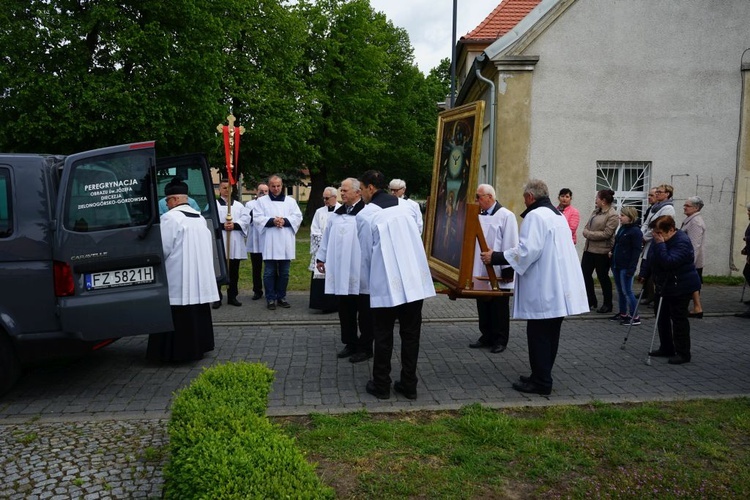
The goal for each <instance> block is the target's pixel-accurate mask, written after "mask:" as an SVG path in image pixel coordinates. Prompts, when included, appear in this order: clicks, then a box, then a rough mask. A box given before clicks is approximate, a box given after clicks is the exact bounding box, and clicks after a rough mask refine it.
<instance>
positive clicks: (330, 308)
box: [307, 186, 341, 313]
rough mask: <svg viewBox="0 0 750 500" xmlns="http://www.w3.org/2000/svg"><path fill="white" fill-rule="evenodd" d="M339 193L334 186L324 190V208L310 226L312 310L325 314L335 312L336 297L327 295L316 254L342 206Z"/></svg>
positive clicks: (320, 209)
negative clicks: (331, 222) (327, 228)
mask: <svg viewBox="0 0 750 500" xmlns="http://www.w3.org/2000/svg"><path fill="white" fill-rule="evenodd" d="M338 198H339V192H338V190H337V189H336V188H335V187H333V186H328V187H327V188H325V189H324V190H323V206H322V207H320V208H319V209H317V210H316V211H315V215H313V220H312V223H311V224H310V265H309V266H307V269H308V270H310V271H312V277H311V278H310V309H318V310H320V311H323V312H324V313H329V312H334V311H335V310H336V309H337V308H338V306H337V305H336V297H335V296H334V295H331V294H326V291H325V284H326V282H325V278H326V276H325V274H323V273H319V272H318V270H317V268H316V267H315V254H317V253H318V248H320V242H321V240H323V232H324V231H325V229H326V226H327V225H328V220H329V219H330V217H331V215H332V214H333V212H334V211H335V210H336V209H337V208H339V207H340V206H341V203H339V201H338Z"/></svg>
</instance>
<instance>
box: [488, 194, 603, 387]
mask: <svg viewBox="0 0 750 500" xmlns="http://www.w3.org/2000/svg"><path fill="white" fill-rule="evenodd" d="M523 201H524V204H525V205H526V210H525V211H524V212H523V213H522V214H521V218H523V219H524V221H523V223H522V224H521V231H520V235H519V238H518V246H516V247H515V248H511V249H510V250H506V251H504V252H493V251H492V250H489V251H487V252H482V262H484V263H485V264H493V265H498V264H499V265H510V266H511V267H512V268H513V270H514V271H515V272H516V277H515V287H514V299H513V317H514V318H518V319H526V320H527V323H526V340H527V342H528V345H529V364H530V365H531V375H530V376H524V375H521V376H520V380H519V381H518V382H516V383H514V384H513V388H514V389H515V390H517V391H519V392H526V393H533V394H542V395H547V394H550V393H551V392H552V367H553V366H554V364H555V358H556V357H557V348H558V345H559V344H560V328H561V327H562V322H563V319H564V318H565V316H568V315H571V314H583V313H587V312H589V304H588V297H587V295H586V286H585V285H584V283H583V273H582V272H581V265H580V263H579V262H578V253H577V252H576V248H575V245H573V239H572V238H571V237H570V227H569V226H568V222H567V221H566V220H565V217H563V215H562V214H561V213H560V212H559V211H558V210H557V209H556V208H555V206H554V205H552V203H551V202H550V199H549V189H548V188H547V185H546V184H545V183H544V182H543V181H540V180H537V179H533V180H530V181H529V182H527V183H526V186H525V187H524V190H523Z"/></svg>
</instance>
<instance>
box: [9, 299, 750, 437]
mask: <svg viewBox="0 0 750 500" xmlns="http://www.w3.org/2000/svg"><path fill="white" fill-rule="evenodd" d="M741 291H742V289H741V287H722V286H709V287H705V290H704V292H703V304H704V306H703V307H704V310H705V318H704V319H702V320H691V326H692V335H691V336H692V342H693V348H692V353H693V361H692V362H691V363H688V364H686V365H681V366H672V365H667V364H666V360H664V359H653V360H652V366H646V364H645V360H646V357H647V353H648V350H649V346H650V342H651V338H652V335H653V332H654V320H653V314H654V312H653V310H652V309H644V311H642V314H641V316H642V317H643V324H642V325H640V326H636V327H633V328H632V330H631V332H630V338H629V340H628V342H627V344H626V349H624V350H623V349H621V347H622V346H623V340H624V337H625V335H626V333H627V331H628V328H627V327H623V326H621V325H619V324H617V323H614V322H610V321H607V318H608V317H609V316H611V315H609V314H597V313H589V314H586V315H582V316H577V317H571V318H568V319H566V320H565V322H564V323H563V330H562V338H561V342H560V351H559V354H558V359H557V362H556V365H555V369H554V371H553V376H554V378H555V385H554V388H553V392H552V394H551V395H550V396H548V397H540V396H536V395H526V394H521V393H518V392H516V391H514V390H513V389H512V388H511V387H510V386H511V383H512V382H513V381H515V380H516V379H517V378H518V375H519V374H528V359H527V350H526V338H525V322H523V321H512V322H511V335H510V343H509V346H508V350H507V351H506V352H504V353H501V354H490V353H489V352H487V351H486V350H476V349H469V348H468V344H469V343H470V342H472V341H474V340H476V339H477V338H478V336H479V331H478V328H477V324H476V313H475V303H474V301H473V300H469V299H462V300H456V301H451V300H449V299H448V298H447V297H446V296H444V295H439V296H437V297H434V298H432V299H429V300H427V301H425V307H424V318H425V322H424V326H423V334H422V341H421V350H420V358H419V365H418V377H419V379H420V383H419V386H418V394H419V397H418V399H417V400H416V401H409V400H407V399H405V398H403V397H401V396H399V395H395V394H394V395H393V396H392V398H391V399H390V400H385V401H378V400H377V399H375V398H374V397H372V396H371V395H369V394H367V393H366V392H365V390H364V386H365V384H366V383H367V380H368V379H369V378H370V374H371V363H372V361H371V360H370V361H368V362H364V363H359V364H352V363H349V362H348V361H347V360H340V359H338V358H336V351H337V350H338V349H340V348H341V347H342V346H341V343H340V340H339V328H338V316H337V314H336V313H332V314H320V313H318V312H316V311H311V310H309V309H308V308H307V299H308V297H307V294H304V293H295V294H290V295H289V297H288V300H289V302H290V303H291V304H292V308H291V309H277V310H275V311H269V310H268V309H266V307H265V301H264V300H259V301H251V300H249V298H248V297H244V296H240V300H241V301H242V302H243V306H242V307H233V306H227V305H224V306H222V307H221V308H220V309H219V310H216V311H214V322H215V325H216V326H215V335H216V349H215V351H213V352H211V353H209V354H208V355H207V356H206V358H204V359H203V360H202V361H199V362H194V363H186V364H180V365H154V364H149V363H148V362H147V361H146V360H145V349H146V340H147V339H146V338H145V337H132V338H127V339H121V340H119V341H118V342H116V343H114V344H113V345H111V346H109V347H107V348H106V349H103V350H102V351H99V352H97V353H94V354H93V355H91V356H89V357H87V358H84V359H80V360H74V361H69V362H64V363H55V364H49V365H46V366H40V367H37V368H34V369H31V370H29V371H28V373H27V374H26V375H25V377H24V379H23V380H22V381H21V383H20V384H19V385H18V386H17V388H15V389H14V390H13V391H11V392H10V393H9V394H7V395H6V396H5V397H4V398H3V399H2V400H0V423H3V422H9V421H23V420H26V419H28V418H30V417H32V416H33V417H41V418H43V419H50V418H51V419H54V418H62V419H71V418H73V419H76V418H81V419H88V418H143V417H148V418H166V417H167V416H168V414H169V406H170V404H171V401H172V394H173V392H174V391H176V390H179V389H180V388H182V387H185V386H186V385H187V384H189V383H190V381H191V380H192V379H193V378H195V377H196V376H197V375H198V374H200V372H201V370H202V369H203V368H204V367H208V366H212V365H214V364H217V363H223V362H227V361H239V360H243V361H249V362H261V363H265V364H267V365H268V366H269V367H270V368H272V369H273V370H275V371H276V380H275V382H274V386H273V391H272V392H271V395H270V403H269V411H268V412H269V414H270V415H298V414H306V413H310V412H325V413H337V412H342V411H354V410H358V409H363V408H364V409H367V410H369V411H398V410H410V409H411V410H413V409H454V408H459V407H460V406H462V405H465V404H469V403H482V404H486V405H489V406H514V405H525V404H533V405H539V404H545V405H549V404H570V403H572V404H576V403H582V402H587V401H592V400H601V401H608V402H624V401H642V400H648V399H681V398H696V397H728V396H738V395H748V394H750V354H749V353H748V349H747V342H748V335H749V334H750V321H749V320H747V319H743V318H736V317H734V316H733V314H734V313H735V312H741V311H743V310H745V306H744V305H743V304H742V303H740V302H739V298H740V293H741ZM748 298H750V294H748ZM655 347H658V338H657V341H656V345H655ZM398 353H399V341H398V339H396V345H395V351H394V360H393V372H392V378H393V379H394V380H396V379H398V374H399V370H400V364H399V361H398Z"/></svg>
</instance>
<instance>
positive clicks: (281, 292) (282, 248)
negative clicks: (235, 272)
mask: <svg viewBox="0 0 750 500" xmlns="http://www.w3.org/2000/svg"><path fill="white" fill-rule="evenodd" d="M254 213H255V215H254V216H253V224H255V227H256V228H257V229H258V231H260V239H261V253H263V268H264V269H263V286H264V287H265V289H266V305H267V307H268V309H271V310H274V309H276V306H277V305H278V306H279V307H283V308H289V307H291V306H290V305H289V302H287V300H286V287H287V285H288V284H289V267H290V266H291V263H292V259H294V258H295V257H296V248H295V236H296V234H297V231H299V227H300V225H301V224H302V212H300V209H299V206H298V205H297V202H296V201H295V200H294V198H292V197H291V196H286V195H285V194H284V184H283V181H282V180H281V177H280V176H278V175H272V176H271V177H269V179H268V196H264V197H263V198H261V199H260V200H258V203H257V204H256V205H255V208H254Z"/></svg>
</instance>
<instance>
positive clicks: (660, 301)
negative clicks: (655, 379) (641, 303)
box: [646, 295, 664, 366]
mask: <svg viewBox="0 0 750 500" xmlns="http://www.w3.org/2000/svg"><path fill="white" fill-rule="evenodd" d="M663 300H664V297H663V296H662V295H659V305H658V306H657V308H656V319H655V320H654V333H653V335H651V347H649V348H648V357H646V364H647V365H648V366H651V351H653V350H654V339H655V338H656V329H657V328H658V327H659V315H660V314H661V304H662V301H663Z"/></svg>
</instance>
